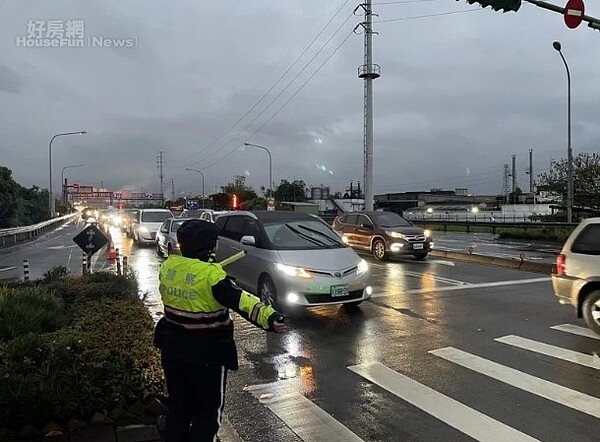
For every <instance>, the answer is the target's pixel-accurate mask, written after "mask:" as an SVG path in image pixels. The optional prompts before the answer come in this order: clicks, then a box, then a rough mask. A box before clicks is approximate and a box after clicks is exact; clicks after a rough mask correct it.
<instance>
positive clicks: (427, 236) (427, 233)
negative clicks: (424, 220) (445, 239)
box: [423, 229, 431, 238]
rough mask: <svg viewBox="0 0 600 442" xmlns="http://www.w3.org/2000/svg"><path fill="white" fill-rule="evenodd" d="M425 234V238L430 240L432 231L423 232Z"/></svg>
mask: <svg viewBox="0 0 600 442" xmlns="http://www.w3.org/2000/svg"><path fill="white" fill-rule="evenodd" d="M423 234H424V235H425V238H430V237H431V230H429V229H427V230H425V231H424V232H423Z"/></svg>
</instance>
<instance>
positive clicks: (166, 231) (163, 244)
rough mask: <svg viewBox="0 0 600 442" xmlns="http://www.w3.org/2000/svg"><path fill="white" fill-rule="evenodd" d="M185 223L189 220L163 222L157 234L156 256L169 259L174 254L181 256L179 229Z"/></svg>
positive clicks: (180, 219)
mask: <svg viewBox="0 0 600 442" xmlns="http://www.w3.org/2000/svg"><path fill="white" fill-rule="evenodd" d="M190 219H191V218H190ZM185 221H187V219H182V218H169V219H167V220H165V221H164V222H163V224H162V225H161V226H160V228H159V229H158V232H156V254H157V255H158V256H161V257H168V256H169V255H173V254H176V255H179V254H181V250H180V249H179V242H178V241H177V229H179V227H181V225H182V224H183V223H184V222H185Z"/></svg>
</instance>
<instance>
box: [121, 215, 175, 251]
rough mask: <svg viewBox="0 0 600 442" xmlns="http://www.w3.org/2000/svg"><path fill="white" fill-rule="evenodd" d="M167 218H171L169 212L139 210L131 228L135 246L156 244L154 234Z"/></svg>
mask: <svg viewBox="0 0 600 442" xmlns="http://www.w3.org/2000/svg"><path fill="white" fill-rule="evenodd" d="M168 218H173V214H172V213H171V211H170V210H167V209H141V210H140V211H139V212H138V213H137V214H136V217H135V220H134V221H133V225H132V227H131V231H132V236H133V242H134V243H136V244H154V243H155V242H156V232H157V231H158V229H160V226H161V225H162V223H163V222H164V221H165V220H166V219H168Z"/></svg>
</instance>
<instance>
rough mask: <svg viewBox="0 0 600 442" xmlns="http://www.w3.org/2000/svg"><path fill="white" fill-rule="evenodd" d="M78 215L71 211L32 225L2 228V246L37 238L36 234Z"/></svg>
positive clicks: (0, 230) (0, 239)
mask: <svg viewBox="0 0 600 442" xmlns="http://www.w3.org/2000/svg"><path fill="white" fill-rule="evenodd" d="M77 216H79V214H78V213H71V214H69V215H65V216H61V217H58V218H52V219H49V220H48V221H43V222H41V223H38V224H34V225H32V226H22V227H11V228H8V229H0V247H3V246H7V245H12V244H17V243H19V242H22V241H27V240H29V239H32V238H35V237H36V236H39V235H41V234H43V233H46V232H48V231H50V230H52V229H54V228H56V227H57V225H60V224H62V223H65V222H68V221H71V220H72V219H74V218H76V217H77Z"/></svg>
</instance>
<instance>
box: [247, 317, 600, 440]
mask: <svg viewBox="0 0 600 442" xmlns="http://www.w3.org/2000/svg"><path fill="white" fill-rule="evenodd" d="M551 328H552V329H554V330H559V331H563V332H566V333H571V334H575V335H579V336H584V337H591V338H594V339H598V338H597V337H596V336H595V335H590V334H589V333H587V331H588V330H587V329H584V328H582V327H577V326H575V325H571V324H563V325H557V326H554V327H551ZM590 333H591V332H590ZM494 341H495V343H494V344H493V345H500V344H503V345H507V346H509V347H508V348H513V351H518V350H516V349H523V350H527V351H530V352H533V353H537V354H541V355H545V356H548V357H551V358H555V359H559V360H562V361H566V362H568V363H571V364H575V365H579V366H583V367H589V368H592V369H595V370H598V369H600V357H599V356H597V355H595V354H593V355H592V354H585V353H581V352H577V351H574V350H571V349H568V348H562V347H559V346H556V345H550V344H547V343H544V342H539V341H535V340H532V339H528V338H525V337H522V336H517V335H507V336H503V337H499V338H496V339H494ZM490 343H492V341H490ZM428 353H430V354H432V355H434V356H436V357H439V358H441V359H444V360H446V361H449V362H451V363H453V364H456V365H459V366H462V367H465V368H467V369H469V370H470V371H471V372H473V373H479V374H483V375H485V376H487V377H488V378H491V380H490V381H486V382H494V381H500V382H503V383H505V384H507V385H510V386H512V387H515V388H518V389H521V390H523V391H525V392H528V393H531V394H533V395H536V396H538V397H541V398H544V399H547V400H550V401H553V402H555V403H556V404H559V405H561V406H564V407H568V408H570V409H573V410H575V411H577V412H580V413H585V414H587V415H589V416H592V417H595V418H599V419H600V398H597V397H594V396H591V395H588V394H585V393H583V392H580V391H577V390H573V389H570V388H567V387H565V386H563V385H559V384H556V383H553V382H550V381H549V380H546V379H541V378H538V377H536V376H533V375H530V374H528V373H525V372H523V371H520V370H517V369H514V368H512V367H509V366H506V365H502V364H500V363H498V362H495V361H492V360H489V359H486V358H483V357H481V356H478V355H475V354H472V353H468V352H466V351H463V350H460V349H458V348H454V347H445V348H439V349H436V350H431V351H429V352H428ZM347 369H348V370H350V371H352V372H353V373H355V374H356V375H358V376H359V377H360V378H362V379H364V380H366V381H368V382H370V383H373V384H374V385H377V386H379V387H380V388H382V389H384V390H386V391H388V392H389V393H391V394H393V395H394V396H395V397H396V398H398V399H400V400H402V401H404V402H406V403H409V404H411V405H413V406H414V407H416V408H418V409H420V410H422V411H423V412H425V413H427V414H428V415H430V416H432V417H434V418H435V419H438V420H439V421H441V422H443V423H444V424H446V425H448V426H450V427H452V428H454V429H456V430H458V431H460V432H462V433H463V434H465V435H466V436H468V437H470V438H472V439H474V440H478V441H484V442H504V441H511V442H535V441H537V440H538V439H536V438H535V437H533V436H532V435H529V434H526V431H527V428H519V429H516V428H514V427H512V426H511V425H510V416H503V417H500V419H502V421H500V420H497V419H494V418H493V417H491V416H488V415H486V414H484V413H482V412H481V411H478V410H476V409H474V408H471V407H470V406H468V405H466V404H464V403H462V402H460V401H458V400H456V399H453V398H452V397H449V396H446V395H444V394H442V393H441V392H439V391H436V390H435V389H433V388H431V387H428V386H427V385H424V384H422V383H420V382H418V381H416V380H414V379H411V378H410V377H408V376H406V375H404V374H402V373H399V372H397V371H395V370H393V369H391V368H389V367H387V366H386V365H383V364H382V363H380V362H377V361H371V362H368V363H363V364H358V365H351V366H348V367H347ZM466 388H468V387H466ZM478 388H480V387H478ZM246 390H247V391H249V392H250V393H251V394H252V395H254V396H255V397H256V398H257V399H259V401H260V402H261V403H262V404H263V405H265V406H266V407H267V408H268V409H269V410H271V411H272V412H273V413H274V414H275V415H276V416H277V417H279V419H281V420H282V421H283V422H284V423H285V424H286V425H287V426H288V427H289V428H290V430H291V431H292V432H294V433H295V434H296V435H297V436H298V437H299V438H300V439H301V440H303V441H306V442H318V441H328V442H363V439H361V438H360V437H359V436H357V435H356V434H355V433H353V432H352V425H351V422H352V419H351V418H348V420H346V421H344V422H345V423H346V424H347V425H349V427H350V428H349V427H347V426H346V425H345V424H344V423H342V422H340V421H338V420H337V419H336V418H334V417H333V416H332V415H330V414H329V413H327V412H326V411H325V410H324V409H323V408H321V407H319V406H318V405H316V404H315V403H313V402H312V401H311V400H309V399H308V398H307V397H305V396H304V395H302V394H301V393H300V390H299V387H298V384H297V383H295V382H294V381H293V380H291V379H290V380H285V381H277V382H274V383H271V384H263V385H255V386H250V387H247V388H246ZM482 393H483V394H484V393H485V390H483V391H479V390H478V394H482ZM490 399H491V400H494V399H493V398H490ZM338 418H339V417H338ZM341 419H342V420H344V418H343V417H342V418H341ZM384 419H386V416H382V420H381V422H373V425H375V426H379V427H380V426H381V424H383V423H384ZM349 422H350V423H349ZM534 431H535V430H534ZM538 437H539V436H538Z"/></svg>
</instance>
